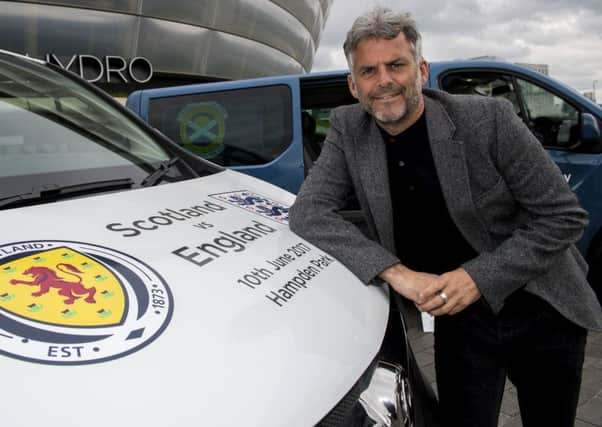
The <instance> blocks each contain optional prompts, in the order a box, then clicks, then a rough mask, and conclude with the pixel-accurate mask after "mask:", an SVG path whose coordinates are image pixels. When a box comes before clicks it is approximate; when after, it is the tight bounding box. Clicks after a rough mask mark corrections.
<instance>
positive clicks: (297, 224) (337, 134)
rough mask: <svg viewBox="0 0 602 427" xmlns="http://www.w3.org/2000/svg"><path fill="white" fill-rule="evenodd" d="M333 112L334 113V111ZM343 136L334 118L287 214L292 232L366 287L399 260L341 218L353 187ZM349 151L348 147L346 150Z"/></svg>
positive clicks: (333, 117) (356, 189) (348, 142)
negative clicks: (322, 146)
mask: <svg viewBox="0 0 602 427" xmlns="http://www.w3.org/2000/svg"><path fill="white" fill-rule="evenodd" d="M335 111H336V110H335ZM345 139H346V137H345V135H344V134H342V133H341V131H340V130H339V122H338V119H337V117H336V115H335V114H334V113H333V114H332V116H331V128H330V130H329V132H328V135H327V138H326V141H325V143H324V148H323V149H322V152H321V154H320V157H319V158H318V161H317V162H316V163H315V164H314V166H313V168H312V169H311V171H310V174H309V176H308V177H307V179H306V180H305V181H304V183H303V185H302V187H301V190H300V191H299V193H298V195H297V198H296V200H295V203H294V204H293V206H292V207H291V210H290V212H289V224H290V228H291V230H293V231H294V232H295V233H297V234H298V235H300V236H301V237H303V238H304V239H306V240H308V241H309V242H311V243H313V244H314V245H316V246H317V247H319V248H320V249H322V250H324V251H326V252H328V253H329V254H331V255H333V256H334V257H335V258H336V259H338V260H339V261H340V262H341V263H343V264H344V265H345V266H346V267H347V268H349V269H350V270H351V271H352V272H353V273H354V274H355V275H356V276H357V277H358V278H359V279H360V280H361V281H363V282H364V283H366V284H368V283H369V282H371V281H372V280H373V279H375V278H376V277H377V276H378V274H379V273H381V272H382V271H383V270H385V269H386V268H387V267H390V266H392V265H393V264H396V263H398V262H399V260H398V258H397V257H396V256H395V255H393V254H391V253H390V252H389V251H387V250H386V249H385V248H384V247H382V246H381V245H380V244H379V243H377V242H375V241H374V240H371V239H369V238H368V237H366V236H365V235H364V234H363V233H362V232H361V231H360V230H359V229H358V228H357V227H356V226H355V225H354V224H352V223H351V222H349V221H347V220H346V219H345V218H343V216H342V215H341V209H343V208H344V206H345V205H346V202H347V200H348V199H349V197H350V195H351V194H352V192H353V191H354V190H355V191H356V192H358V193H359V191H361V189H358V188H354V185H353V182H352V178H351V176H350V173H349V165H348V161H347V157H346V155H345V144H347V145H349V144H350V143H351V141H348V140H347V141H345ZM347 148H348V149H349V147H347Z"/></svg>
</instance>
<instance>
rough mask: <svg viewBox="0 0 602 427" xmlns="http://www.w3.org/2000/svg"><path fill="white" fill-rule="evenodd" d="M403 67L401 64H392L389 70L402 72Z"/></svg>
mask: <svg viewBox="0 0 602 427" xmlns="http://www.w3.org/2000/svg"><path fill="white" fill-rule="evenodd" d="M401 67H403V64H399V63H395V64H390V65H389V68H390V69H391V70H400V69H401Z"/></svg>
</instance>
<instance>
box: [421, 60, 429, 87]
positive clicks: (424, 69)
mask: <svg viewBox="0 0 602 427" xmlns="http://www.w3.org/2000/svg"><path fill="white" fill-rule="evenodd" d="M420 77H421V80H422V85H423V86H424V84H425V83H426V82H427V80H428V79H429V64H428V62H426V61H425V60H424V59H423V60H422V61H420Z"/></svg>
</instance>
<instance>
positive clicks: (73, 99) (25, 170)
mask: <svg viewBox="0 0 602 427" xmlns="http://www.w3.org/2000/svg"><path fill="white" fill-rule="evenodd" d="M167 159H168V155H167V153H166V152H165V151H164V150H163V149H162V148H161V147H160V146H159V145H158V144H157V143H156V142H155V141H154V140H153V139H151V137H150V136H148V135H147V134H146V133H144V132H143V131H142V130H141V129H140V128H139V127H137V126H136V125H135V124H134V123H133V122H132V121H131V120H130V119H128V118H127V117H125V116H124V115H123V114H122V113H121V112H120V111H118V110H116V109H115V108H114V107H113V106H111V105H110V104H108V103H107V102H106V101H105V100H103V99H102V98H100V97H98V96H97V95H96V94H94V93H93V92H89V91H88V90H86V89H85V88H84V87H82V86H80V85H79V84H77V83H76V82H74V81H73V80H71V79H70V78H67V77H66V76H63V75H62V74H59V73H57V72H55V71H52V70H51V69H50V68H48V67H46V66H44V65H38V64H35V63H30V62H29V61H23V60H17V59H15V60H12V59H10V58H7V57H3V58H0V178H12V177H16V176H25V175H27V176H30V177H32V176H34V175H35V176H38V177H39V181H40V182H39V183H38V184H47V183H55V184H59V182H58V180H52V181H48V180H46V178H44V179H43V178H42V176H43V175H46V177H47V176H48V174H55V175H57V176H58V175H61V174H63V175H64V174H65V173H68V172H69V171H71V172H73V171H78V172H81V174H80V175H81V176H80V177H81V178H83V177H84V175H86V174H87V172H86V171H91V170H95V171H97V172H99V171H101V172H100V175H101V178H103V179H112V178H115V176H114V175H113V173H114V172H115V170H116V168H117V169H120V170H121V172H123V173H124V176H125V177H131V178H133V179H134V178H140V177H144V176H145V175H146V174H148V172H149V171H150V170H152V169H154V167H151V166H150V165H151V163H152V164H154V163H156V162H160V161H164V160H167ZM102 170H104V171H105V172H104V175H103V172H102ZM86 176H87V175H86ZM118 177H119V176H118ZM57 179H58V178H57ZM62 179H63V181H64V179H66V178H65V177H64V176H63V178H62ZM32 180H33V181H35V180H36V179H35V178H32ZM33 181H28V182H33ZM67 181H69V180H67ZM80 182H81V181H80ZM19 183H20V184H22V185H25V181H19ZM69 183H72V182H66V183H65V182H63V184H69ZM27 185H29V189H28V190H29V191H31V185H30V184H29V183H28V184H27ZM34 185H36V184H35V183H34ZM4 189H8V188H6V187H5V188H4Z"/></svg>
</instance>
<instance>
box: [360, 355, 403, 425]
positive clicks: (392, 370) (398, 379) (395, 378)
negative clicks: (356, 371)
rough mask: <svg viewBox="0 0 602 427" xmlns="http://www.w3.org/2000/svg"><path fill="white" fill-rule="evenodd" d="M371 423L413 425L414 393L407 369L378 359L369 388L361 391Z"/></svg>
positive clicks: (364, 406)
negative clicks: (412, 395) (412, 393)
mask: <svg viewBox="0 0 602 427" xmlns="http://www.w3.org/2000/svg"><path fill="white" fill-rule="evenodd" d="M359 403H360V404H361V405H362V407H363V408H364V411H365V412H366V416H367V418H368V420H369V421H370V422H372V423H374V424H370V425H371V426H372V427H412V426H413V424H414V423H413V422H412V419H411V415H410V414H411V412H412V397H411V390H410V384H409V381H408V377H407V374H406V372H405V369H404V368H403V367H402V366H401V365H397V364H393V363H388V362H383V361H379V362H378V365H377V367H376V369H375V370H374V374H373V375H372V378H371V380H370V385H369V386H368V388H367V389H366V390H365V391H364V392H363V393H362V394H361V395H360V399H359Z"/></svg>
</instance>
